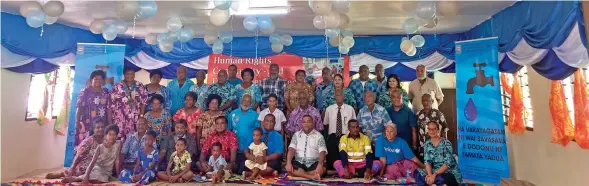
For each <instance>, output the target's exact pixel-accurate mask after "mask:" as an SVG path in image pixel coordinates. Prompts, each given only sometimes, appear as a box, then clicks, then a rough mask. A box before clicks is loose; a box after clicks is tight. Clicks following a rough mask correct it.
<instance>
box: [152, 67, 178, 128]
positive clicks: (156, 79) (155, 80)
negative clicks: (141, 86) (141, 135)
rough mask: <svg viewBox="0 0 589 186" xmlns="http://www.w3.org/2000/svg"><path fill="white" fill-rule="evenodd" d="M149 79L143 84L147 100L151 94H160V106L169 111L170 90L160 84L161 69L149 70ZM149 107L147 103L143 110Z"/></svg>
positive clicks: (170, 102)
mask: <svg viewBox="0 0 589 186" xmlns="http://www.w3.org/2000/svg"><path fill="white" fill-rule="evenodd" d="M149 80H150V83H149V84H147V85H145V88H146V89H147V98H148V99H147V100H151V98H152V97H153V95H156V94H159V95H161V96H162V98H163V102H162V108H163V109H165V110H166V111H168V113H170V110H171V109H172V98H171V97H170V90H169V89H168V88H166V86H163V85H160V81H161V80H162V71H160V70H154V71H151V73H149ZM150 103H151V102H150ZM151 108H152V106H151V104H148V105H147V108H145V110H146V111H150V110H151ZM156 132H157V131H156Z"/></svg>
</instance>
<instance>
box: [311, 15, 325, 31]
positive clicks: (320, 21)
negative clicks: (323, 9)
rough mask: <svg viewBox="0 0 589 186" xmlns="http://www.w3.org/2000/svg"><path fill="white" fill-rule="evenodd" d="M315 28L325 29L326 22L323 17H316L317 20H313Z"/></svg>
mask: <svg viewBox="0 0 589 186" xmlns="http://www.w3.org/2000/svg"><path fill="white" fill-rule="evenodd" d="M313 26H315V28H317V29H325V20H324V19H323V16H321V15H316V16H315V18H313Z"/></svg>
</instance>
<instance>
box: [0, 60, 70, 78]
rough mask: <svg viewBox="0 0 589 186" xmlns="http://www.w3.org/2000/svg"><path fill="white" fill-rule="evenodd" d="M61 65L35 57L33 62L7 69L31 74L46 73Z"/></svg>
mask: <svg viewBox="0 0 589 186" xmlns="http://www.w3.org/2000/svg"><path fill="white" fill-rule="evenodd" d="M58 68H59V66H57V65H54V64H51V63H48V62H47V61H45V60H43V59H35V60H34V61H33V62H30V63H27V64H25V65H22V66H18V67H11V68H6V69H7V70H10V71H13V72H17V73H29V74H45V73H47V72H51V71H54V70H57V69H58Z"/></svg>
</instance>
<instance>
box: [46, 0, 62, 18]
mask: <svg viewBox="0 0 589 186" xmlns="http://www.w3.org/2000/svg"><path fill="white" fill-rule="evenodd" d="M63 10H64V6H63V3H62V2H61V1H49V2H47V3H45V6H44V7H43V11H44V12H45V14H47V15H48V16H49V17H59V16H61V14H63Z"/></svg>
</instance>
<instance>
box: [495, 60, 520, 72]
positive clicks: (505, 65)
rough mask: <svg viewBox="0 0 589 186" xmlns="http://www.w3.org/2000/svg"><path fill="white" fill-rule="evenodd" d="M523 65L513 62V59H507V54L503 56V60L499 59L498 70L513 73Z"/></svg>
mask: <svg viewBox="0 0 589 186" xmlns="http://www.w3.org/2000/svg"><path fill="white" fill-rule="evenodd" d="M522 67H523V66H521V65H518V64H515V63H514V62H513V60H511V59H509V57H508V56H505V57H504V58H503V61H501V63H499V71H501V72H505V73H515V72H517V71H519V69H521V68H522Z"/></svg>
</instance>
